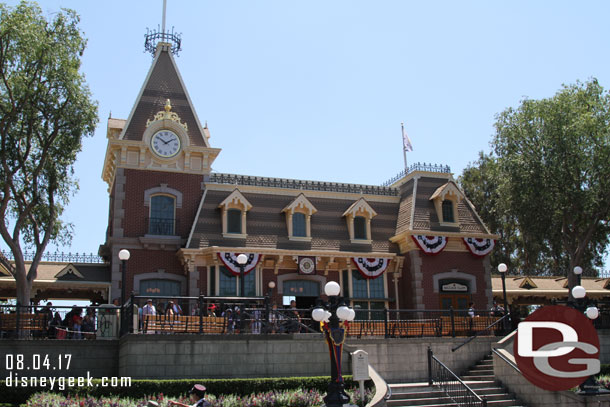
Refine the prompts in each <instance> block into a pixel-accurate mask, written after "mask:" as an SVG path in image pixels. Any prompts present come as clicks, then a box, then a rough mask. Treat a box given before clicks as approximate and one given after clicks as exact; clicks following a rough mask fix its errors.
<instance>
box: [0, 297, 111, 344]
mask: <svg viewBox="0 0 610 407" xmlns="http://www.w3.org/2000/svg"><path fill="white" fill-rule="evenodd" d="M120 315H121V309H120V308H119V307H116V306H113V305H109V304H105V305H100V306H88V307H78V306H33V305H28V306H22V305H0V338H3V339H95V338H117V337H118V333H119V316H120Z"/></svg>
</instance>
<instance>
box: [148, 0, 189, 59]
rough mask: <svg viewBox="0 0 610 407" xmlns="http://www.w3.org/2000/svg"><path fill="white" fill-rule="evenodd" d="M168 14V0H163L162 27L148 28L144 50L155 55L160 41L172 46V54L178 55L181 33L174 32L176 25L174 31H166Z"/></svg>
mask: <svg viewBox="0 0 610 407" xmlns="http://www.w3.org/2000/svg"><path fill="white" fill-rule="evenodd" d="M166 14H167V0H163V16H162V18H161V28H160V29H159V28H158V29H157V30H149V29H148V28H147V29H146V34H145V35H144V38H145V39H146V41H145V42H144V50H145V51H148V52H150V53H151V54H152V56H153V57H154V56H155V55H156V53H157V46H158V45H159V43H167V45H168V48H169V47H171V51H172V54H174V55H177V54H178V52H180V44H181V42H182V38H181V34H178V33H174V27H172V31H171V32H169V31H165V20H166V18H165V17H166Z"/></svg>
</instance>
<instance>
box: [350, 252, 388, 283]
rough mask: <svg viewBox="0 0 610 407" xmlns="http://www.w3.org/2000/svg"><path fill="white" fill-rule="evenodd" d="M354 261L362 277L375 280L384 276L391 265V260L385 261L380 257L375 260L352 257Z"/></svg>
mask: <svg viewBox="0 0 610 407" xmlns="http://www.w3.org/2000/svg"><path fill="white" fill-rule="evenodd" d="M352 261H353V262H354V264H355V265H356V267H357V268H358V271H359V272H360V274H362V277H364V278H368V279H373V278H377V277H379V276H380V275H382V274H383V272H384V271H385V270H386V269H387V268H388V265H389V264H390V259H384V258H383V257H378V258H375V259H369V258H366V257H352Z"/></svg>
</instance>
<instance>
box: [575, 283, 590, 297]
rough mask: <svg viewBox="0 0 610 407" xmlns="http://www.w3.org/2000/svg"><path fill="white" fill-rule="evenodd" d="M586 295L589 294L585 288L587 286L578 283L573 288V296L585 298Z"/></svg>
mask: <svg viewBox="0 0 610 407" xmlns="http://www.w3.org/2000/svg"><path fill="white" fill-rule="evenodd" d="M585 295H587V290H585V287H583V286H581V285H577V286H575V287H574V288H572V296H573V297H574V298H576V299H581V298H585Z"/></svg>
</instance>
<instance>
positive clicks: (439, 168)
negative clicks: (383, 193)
mask: <svg viewBox="0 0 610 407" xmlns="http://www.w3.org/2000/svg"><path fill="white" fill-rule="evenodd" d="M415 171H425V172H441V173H450V172H451V168H449V166H448V165H440V164H426V163H423V164H422V163H415V164H411V166H410V167H409V168H407V169H406V170H402V171H400V172H399V173H398V174H396V175H395V176H393V177H392V178H390V179H389V180H387V181H386V182H384V183H383V184H381V186H383V187H389V186H390V185H392V184H393V183H395V182H396V181H398V180H400V179H401V178H403V177H405V176H406V175H408V174H410V173H412V172H415Z"/></svg>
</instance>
